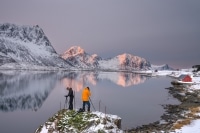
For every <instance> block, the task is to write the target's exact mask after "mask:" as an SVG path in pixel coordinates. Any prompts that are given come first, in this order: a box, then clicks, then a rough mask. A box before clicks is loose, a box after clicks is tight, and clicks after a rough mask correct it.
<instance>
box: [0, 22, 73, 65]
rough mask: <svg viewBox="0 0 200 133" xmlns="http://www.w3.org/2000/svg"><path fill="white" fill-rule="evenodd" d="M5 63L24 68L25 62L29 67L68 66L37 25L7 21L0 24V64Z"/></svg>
mask: <svg viewBox="0 0 200 133" xmlns="http://www.w3.org/2000/svg"><path fill="white" fill-rule="evenodd" d="M6 63H9V65H14V66H15V67H19V69H20V68H21V67H24V68H26V64H27V65H29V67H31V66H34V65H36V66H51V67H65V68H68V67H69V66H70V65H69V64H68V63H67V62H66V61H64V60H63V59H62V58H61V57H60V56H59V55H58V54H57V53H56V51H55V50H54V48H53V47H52V45H51V43H50V41H49V40H48V38H47V37H46V35H45V34H44V32H43V30H42V29H41V28H40V27H39V26H38V25H36V26H18V25H15V24H9V23H6V24H0V65H4V64H6ZM16 64H17V65H16ZM21 64H23V65H21ZM30 64H31V65H30ZM16 69H17V68H16Z"/></svg>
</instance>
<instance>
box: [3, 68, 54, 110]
mask: <svg viewBox="0 0 200 133" xmlns="http://www.w3.org/2000/svg"><path fill="white" fill-rule="evenodd" d="M0 79H1V80H0V110H1V111H4V112H7V111H14V110H17V109H21V110H26V109H32V110H35V111H36V110H37V109H38V108H40V107H41V106H42V103H43V102H44V101H45V99H46V98H47V97H48V95H49V93H50V91H51V90H52V89H53V88H54V86H55V84H56V81H57V80H56V79H57V74H56V73H52V72H35V71H25V72H21V71H5V72H0Z"/></svg>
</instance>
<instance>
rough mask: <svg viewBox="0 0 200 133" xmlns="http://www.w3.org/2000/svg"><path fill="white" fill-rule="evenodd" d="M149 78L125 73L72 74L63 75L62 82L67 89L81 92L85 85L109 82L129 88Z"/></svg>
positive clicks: (82, 72)
mask: <svg viewBox="0 0 200 133" xmlns="http://www.w3.org/2000/svg"><path fill="white" fill-rule="evenodd" d="M148 78H149V77H146V76H143V75H139V74H134V73H124V72H85V71H81V72H76V73H75V72H71V73H63V75H62V79H61V82H62V83H63V84H64V86H65V87H68V86H70V87H72V88H74V89H75V90H76V91H80V90H81V89H82V88H84V87H85V84H92V85H96V84H97V83H98V82H99V81H102V80H108V81H111V82H113V83H115V84H117V85H119V86H122V87H128V86H133V85H137V84H141V83H144V82H145V81H146V80H147V79H148Z"/></svg>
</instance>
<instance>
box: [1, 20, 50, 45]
mask: <svg viewBox="0 0 200 133" xmlns="http://www.w3.org/2000/svg"><path fill="white" fill-rule="evenodd" d="M0 36H1V37H6V38H13V39H15V40H20V41H23V42H25V43H27V42H32V43H35V44H37V45H45V46H49V45H51V43H50V41H49V40H48V38H47V37H46V36H45V34H44V32H43V30H42V28H40V27H39V26H38V25H35V26H26V25H22V26H20V25H16V24H10V23H4V24H0Z"/></svg>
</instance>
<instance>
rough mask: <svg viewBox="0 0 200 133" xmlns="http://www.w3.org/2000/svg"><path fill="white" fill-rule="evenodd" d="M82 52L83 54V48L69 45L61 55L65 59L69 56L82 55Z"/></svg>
mask: <svg viewBox="0 0 200 133" xmlns="http://www.w3.org/2000/svg"><path fill="white" fill-rule="evenodd" d="M84 54H85V50H84V49H82V48H81V47H80V46H73V47H70V48H69V50H67V51H66V52H64V54H63V55H62V57H63V58H64V59H66V58H68V57H71V56H77V55H84Z"/></svg>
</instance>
